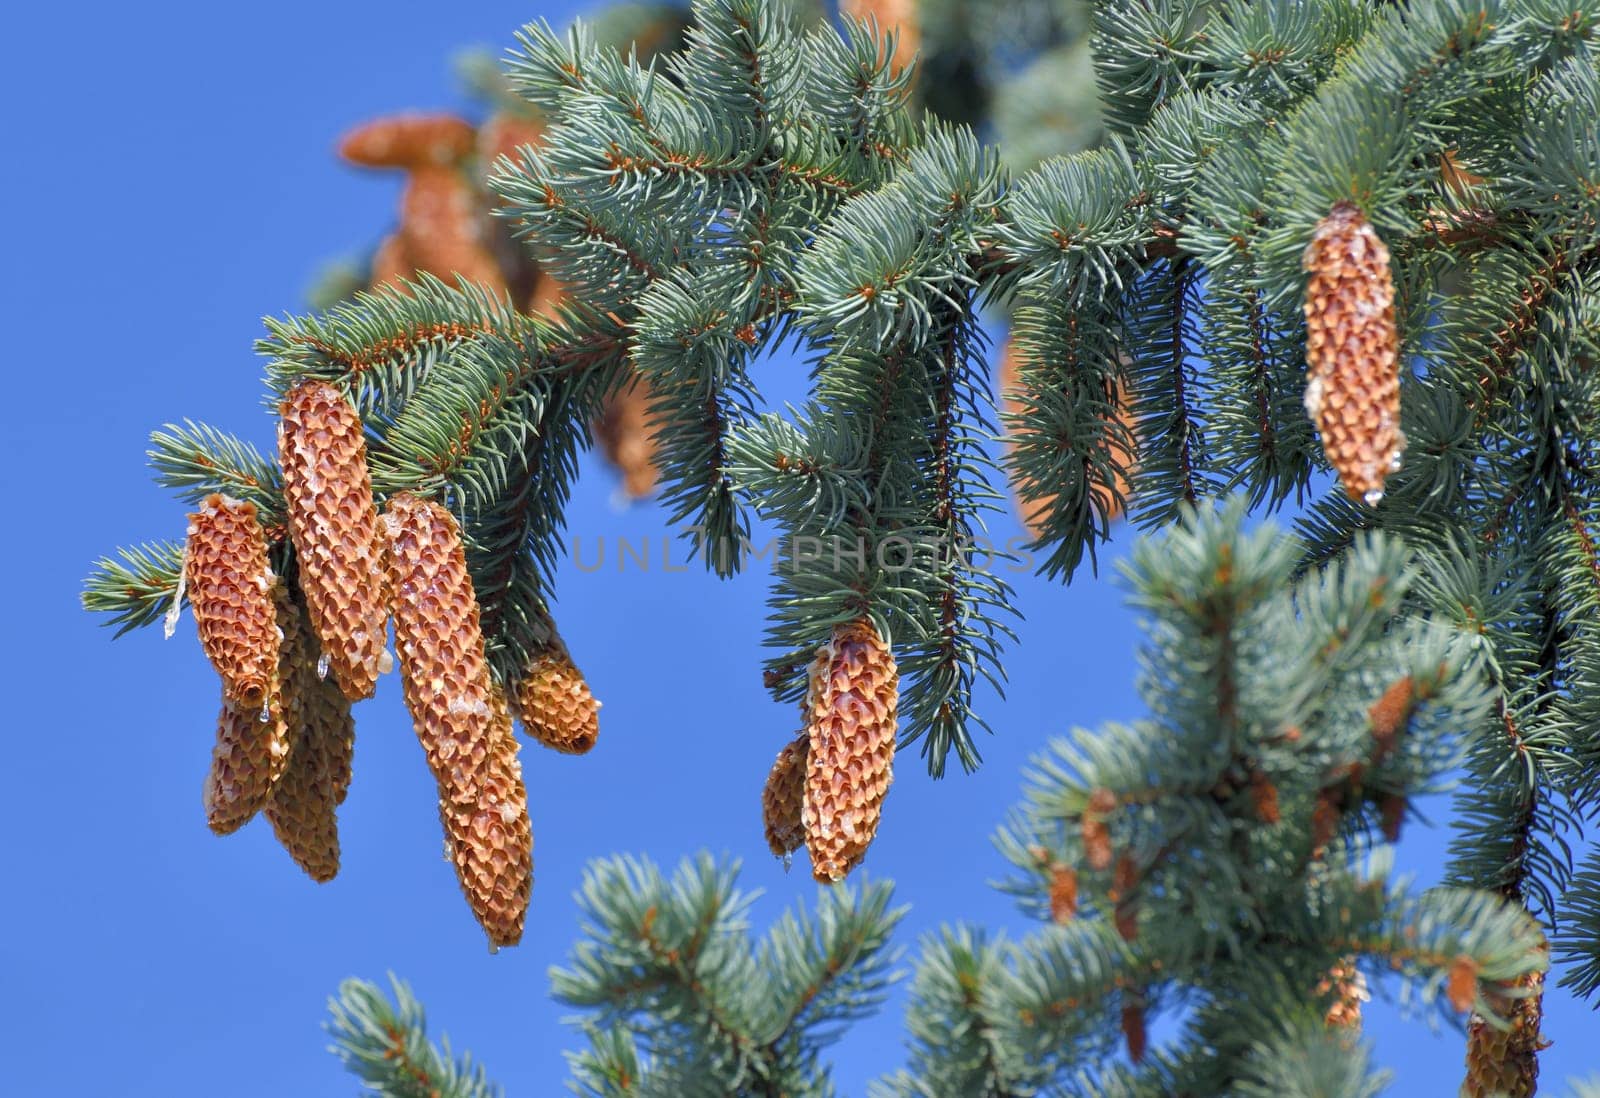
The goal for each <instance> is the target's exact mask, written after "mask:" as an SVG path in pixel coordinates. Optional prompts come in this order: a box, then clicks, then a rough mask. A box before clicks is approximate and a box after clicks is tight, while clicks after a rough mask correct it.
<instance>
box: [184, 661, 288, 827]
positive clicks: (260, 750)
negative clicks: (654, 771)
mask: <svg viewBox="0 0 1600 1098" xmlns="http://www.w3.org/2000/svg"><path fill="white" fill-rule="evenodd" d="M263 714H265V715H266V718H267V719H266V720H262V719H261V717H262V715H263ZM293 747H294V738H293V737H292V736H291V734H290V732H289V725H288V722H287V721H286V720H285V718H284V713H283V705H282V697H281V695H280V694H279V692H278V689H277V682H276V676H274V682H273V690H272V693H271V694H270V695H269V696H268V701H267V705H265V706H262V707H257V708H251V709H246V708H245V707H243V706H241V705H239V704H238V703H237V702H235V701H234V700H233V699H231V698H229V697H228V696H227V693H226V691H224V693H223V696H222V713H221V715H220V716H218V718H217V743H216V746H215V747H214V748H213V749H212V751H211V770H210V772H209V773H207V774H206V781H205V787H204V789H203V790H202V793H201V803H202V804H204V806H205V810H206V826H207V827H209V828H211V830H212V831H214V832H216V833H217V834H218V835H229V834H232V833H233V832H235V831H237V830H239V828H241V827H243V826H244V825H245V824H246V823H248V822H249V820H250V818H251V817H252V816H254V815H255V814H256V813H257V812H259V811H261V809H263V808H265V807H266V805H267V799H268V797H269V796H270V794H271V793H272V788H273V786H274V785H276V784H277V782H278V780H279V779H280V778H282V777H283V774H284V771H285V769H286V768H287V767H288V764H289V760H290V753H291V749H292V748H293Z"/></svg>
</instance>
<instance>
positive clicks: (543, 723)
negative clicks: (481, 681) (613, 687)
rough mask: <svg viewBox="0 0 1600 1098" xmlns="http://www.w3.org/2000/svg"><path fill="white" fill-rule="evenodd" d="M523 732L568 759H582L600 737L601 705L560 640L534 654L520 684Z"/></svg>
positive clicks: (518, 688)
mask: <svg viewBox="0 0 1600 1098" xmlns="http://www.w3.org/2000/svg"><path fill="white" fill-rule="evenodd" d="M516 701H517V716H518V718H519V719H520V720H521V721H522V727H523V730H524V731H526V732H527V733H528V735H530V736H532V737H533V738H534V739H536V740H538V741H539V742H540V743H542V744H544V745H545V746H546V747H553V748H555V749H556V750H557V751H561V752H564V753H566V754H568V755H582V754H583V753H584V752H586V751H588V750H589V749H590V748H591V747H593V746H594V745H595V740H596V739H597V738H598V737H599V735H600V703H599V702H597V701H595V700H594V695H593V694H591V693H589V684H588V683H587V682H585V681H584V679H583V673H582V672H581V671H579V670H578V667H577V665H576V664H574V663H573V662H572V656H571V654H570V653H569V652H568V651H567V646H566V645H565V644H563V643H562V641H561V638H560V637H552V639H551V641H550V643H549V644H546V645H545V646H544V647H542V648H540V649H539V651H538V652H536V653H534V655H533V658H532V659H530V660H529V661H528V668H527V670H526V671H525V672H523V675H522V681H521V682H519V683H518V684H517V698H516Z"/></svg>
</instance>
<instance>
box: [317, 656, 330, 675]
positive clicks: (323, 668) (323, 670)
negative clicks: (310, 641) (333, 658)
mask: <svg viewBox="0 0 1600 1098" xmlns="http://www.w3.org/2000/svg"><path fill="white" fill-rule="evenodd" d="M327 679H328V654H327V653H326V652H324V653H323V654H322V655H320V656H318V657H317V680H318V681H319V682H326V681H327Z"/></svg>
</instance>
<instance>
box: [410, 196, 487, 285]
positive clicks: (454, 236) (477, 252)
mask: <svg viewBox="0 0 1600 1098" xmlns="http://www.w3.org/2000/svg"><path fill="white" fill-rule="evenodd" d="M485 217H486V211H485V210H484V208H483V200H482V198H481V197H480V196H479V194H478V190H477V188H476V187H474V186H473V185H472V181H471V180H470V179H469V178H468V177H467V175H466V173H465V172H464V171H462V170H461V169H459V168H455V167H448V166H433V165H430V166H428V167H422V168H415V169H413V170H412V172H411V178H410V180H409V181H408V182H407V184H406V189H405V193H404V194H403V195H402V196H401V199H400V237H401V239H402V240H403V241H404V242H405V250H406V255H407V256H408V257H409V258H410V260H411V262H412V263H413V264H415V265H416V269H417V270H419V271H427V272H429V273H431V274H435V275H438V276H439V277H440V278H442V279H444V280H445V281H446V282H453V281H454V280H455V279H456V278H457V277H460V278H465V279H466V280H467V281H469V282H474V283H476V284H478V285H480V286H484V287H487V288H488V289H490V290H493V291H494V292H496V293H501V294H503V293H505V292H506V280H505V276H504V275H503V274H502V273H501V270H500V264H499V262H498V261H497V260H496V259H495V257H494V254H493V252H492V251H491V250H490V248H489V243H488V226H487V225H486V224H485Z"/></svg>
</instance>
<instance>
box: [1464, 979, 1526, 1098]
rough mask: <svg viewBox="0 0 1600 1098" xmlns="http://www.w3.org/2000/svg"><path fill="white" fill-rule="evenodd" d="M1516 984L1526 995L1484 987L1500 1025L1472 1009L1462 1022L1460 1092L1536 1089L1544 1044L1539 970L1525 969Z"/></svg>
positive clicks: (1520, 1093)
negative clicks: (1462, 1076) (1464, 1064)
mask: <svg viewBox="0 0 1600 1098" xmlns="http://www.w3.org/2000/svg"><path fill="white" fill-rule="evenodd" d="M1522 987H1523V988H1524V989H1525V990H1526V991H1527V992H1528V993H1529V994H1528V995H1527V997H1526V998H1520V999H1513V998H1511V997H1510V996H1507V995H1497V994H1494V993H1492V992H1487V991H1486V992H1485V996H1484V997H1485V998H1486V999H1488V1000H1489V1002H1490V1005H1492V1006H1493V1007H1494V1008H1495V1009H1496V1011H1497V1012H1498V1013H1499V1014H1500V1016H1501V1017H1502V1018H1503V1019H1504V1020H1505V1023H1509V1025H1508V1026H1506V1028H1501V1027H1500V1026H1496V1025H1495V1024H1494V1023H1492V1022H1490V1021H1489V1020H1488V1019H1487V1018H1484V1017H1483V1016H1482V1015H1478V1014H1474V1015H1473V1016H1472V1020H1471V1021H1470V1022H1468V1023H1467V1077H1466V1079H1465V1081H1463V1082H1462V1084H1461V1098H1532V1096H1533V1095H1534V1093H1535V1092H1537V1091H1538V1089H1539V1051H1540V1050H1541V1049H1543V1048H1544V1047H1545V1040H1544V1037H1543V1036H1542V1035H1541V1034H1540V1032H1539V1022H1540V1020H1541V1018H1542V1017H1543V1013H1544V1011H1543V994H1544V973H1542V972H1531V973H1529V974H1528V975H1527V976H1525V977H1523V979H1522ZM1502 1024H1504V1023H1502Z"/></svg>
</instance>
